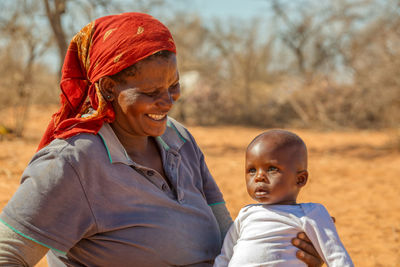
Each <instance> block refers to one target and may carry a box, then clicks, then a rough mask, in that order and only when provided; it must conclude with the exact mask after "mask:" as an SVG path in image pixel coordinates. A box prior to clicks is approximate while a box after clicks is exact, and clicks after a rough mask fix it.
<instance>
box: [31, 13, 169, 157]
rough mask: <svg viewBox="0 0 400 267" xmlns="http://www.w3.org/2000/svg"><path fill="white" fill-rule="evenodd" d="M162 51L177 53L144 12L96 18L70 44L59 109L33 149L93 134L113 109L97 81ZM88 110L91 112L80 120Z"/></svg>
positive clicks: (164, 31) (164, 32)
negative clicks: (60, 140)
mask: <svg viewBox="0 0 400 267" xmlns="http://www.w3.org/2000/svg"><path fill="white" fill-rule="evenodd" d="M162 50H168V51H171V52H174V53H176V48H175V43H174V40H173V39H172V36H171V33H170V32H169V30H168V29H167V27H165V26H164V25H163V24H162V23H161V22H159V21H158V20H156V19H155V18H153V17H152V16H150V15H147V14H143V13H122V14H120V15H113V16H106V17H102V18H99V19H97V20H95V21H93V22H91V23H89V24H88V25H86V26H85V27H84V28H83V29H82V30H81V31H80V32H78V33H77V34H76V35H75V36H74V38H73V39H72V41H71V43H70V45H69V48H68V51H67V54H66V56H65V60H64V65H63V68H62V77H61V83H60V87H61V91H62V94H61V95H60V98H61V105H62V106H61V108H60V110H59V111H58V112H56V113H55V114H54V115H53V116H52V120H51V121H50V123H49V126H48V127H47V130H46V132H45V133H44V135H43V137H42V140H41V141H40V144H39V147H38V150H39V149H41V148H42V147H44V146H46V145H47V144H49V143H50V142H51V141H52V140H53V139H55V138H68V137H71V136H73V135H76V134H78V133H93V134H96V133H97V132H98V131H99V130H100V128H101V126H102V125H103V123H104V122H112V121H113V120H114V117H115V115H114V110H113V109H112V106H111V104H110V103H109V102H106V101H105V100H104V98H103V96H102V94H101V93H100V90H99V87H98V84H97V81H98V80H99V79H100V78H101V77H104V76H107V75H113V74H116V73H118V72H120V71H121V70H123V69H125V68H127V67H129V66H131V65H133V64H135V63H136V62H138V61H140V60H142V59H144V58H146V57H148V56H150V55H152V54H154V53H157V52H159V51H162ZM88 108H92V109H93V110H95V112H94V113H92V114H90V115H89V116H84V117H82V115H83V114H85V113H86V112H87V110H88Z"/></svg>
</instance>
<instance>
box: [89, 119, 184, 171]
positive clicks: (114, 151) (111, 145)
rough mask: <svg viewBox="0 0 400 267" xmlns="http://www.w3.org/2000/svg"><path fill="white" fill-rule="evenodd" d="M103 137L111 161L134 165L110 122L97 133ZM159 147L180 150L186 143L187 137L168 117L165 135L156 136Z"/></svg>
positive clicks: (167, 149) (166, 149)
mask: <svg viewBox="0 0 400 267" xmlns="http://www.w3.org/2000/svg"><path fill="white" fill-rule="evenodd" d="M97 134H98V135H99V136H100V138H101V139H102V141H103V143H104V146H105V148H106V150H107V154H108V158H109V159H110V162H111V163H117V162H118V163H124V164H127V165H132V164H134V162H133V161H132V160H131V159H130V157H129V156H128V153H126V150H125V148H124V146H123V145H122V144H121V142H120V141H119V139H118V137H117V136H116V135H115V133H114V131H113V129H112V128H111V126H110V124H108V123H104V124H103V126H102V127H101V128H100V131H99V132H98V133H97ZM155 140H156V141H157V143H158V144H159V147H160V148H161V149H163V150H165V151H170V150H174V151H179V150H180V148H181V147H182V146H183V144H184V143H186V138H185V137H183V135H182V134H180V132H179V131H178V129H177V128H176V126H175V125H174V123H173V120H172V119H170V118H169V117H168V121H167V128H166V130H165V132H164V134H163V135H161V136H157V137H156V138H155Z"/></svg>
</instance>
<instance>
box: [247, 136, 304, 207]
mask: <svg viewBox="0 0 400 267" xmlns="http://www.w3.org/2000/svg"><path fill="white" fill-rule="evenodd" d="M273 147H274V144H273V143H271V144H268V142H267V141H261V142H257V143H255V144H253V145H252V146H251V147H249V148H248V150H247V152H246V166H245V167H246V170H245V171H246V185H247V192H248V193H249V195H250V196H251V197H252V198H253V199H254V200H256V201H258V202H259V203H263V204H282V205H283V204H287V205H290V204H296V198H297V194H298V192H299V189H300V188H301V186H303V185H304V184H302V183H299V180H298V175H299V172H298V170H297V167H296V166H295V165H296V164H295V163H294V162H296V161H297V160H296V155H293V154H294V153H293V152H294V151H295V150H293V149H290V148H286V149H280V150H277V149H275V150H274V149H273ZM271 148H272V149H271ZM306 179H307V177H306Z"/></svg>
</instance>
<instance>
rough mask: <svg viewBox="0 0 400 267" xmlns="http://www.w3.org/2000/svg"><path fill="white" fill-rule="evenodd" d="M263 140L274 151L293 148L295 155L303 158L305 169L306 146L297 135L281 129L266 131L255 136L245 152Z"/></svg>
mask: <svg viewBox="0 0 400 267" xmlns="http://www.w3.org/2000/svg"><path fill="white" fill-rule="evenodd" d="M265 139H268V141H269V143H270V144H271V143H272V144H273V145H274V147H273V149H274V150H276V149H286V148H295V149H296V151H297V153H300V154H301V155H302V156H303V161H304V163H305V167H306V166H307V146H306V144H305V143H304V141H303V139H301V138H300V137H299V136H298V135H297V134H295V133H293V132H290V131H287V130H283V129H273V130H268V131H266V132H263V133H261V134H259V135H257V136H256V137H255V138H254V139H253V140H252V141H251V142H250V144H249V145H248V146H247V150H248V149H250V148H251V147H252V146H253V145H254V144H256V143H257V142H259V141H262V140H265Z"/></svg>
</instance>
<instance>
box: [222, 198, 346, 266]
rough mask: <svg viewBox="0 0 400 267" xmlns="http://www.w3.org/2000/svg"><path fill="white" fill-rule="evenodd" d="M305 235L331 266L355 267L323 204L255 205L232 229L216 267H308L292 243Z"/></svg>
mask: <svg viewBox="0 0 400 267" xmlns="http://www.w3.org/2000/svg"><path fill="white" fill-rule="evenodd" d="M303 231H304V232H305V233H306V234H307V236H308V237H309V238H310V240H311V242H312V243H313V245H314V247H315V249H316V250H317V251H318V254H319V255H320V256H321V257H322V258H323V260H324V261H325V263H326V264H327V265H328V266H340V267H345V266H354V264H353V262H352V260H351V258H350V256H349V254H348V253H347V251H346V249H345V248H344V246H343V244H342V242H341V241H340V239H339V236H338V234H337V232H336V228H335V225H334V223H333V221H332V218H331V217H330V215H329V213H328V211H327V210H326V209H325V207H324V206H322V205H321V204H316V203H303V204H298V205H263V204H253V205H248V206H246V207H244V208H242V209H241V210H240V212H239V215H238V217H237V218H236V220H235V221H234V223H233V224H232V226H231V228H230V229H229V231H228V233H227V235H226V237H225V240H224V244H223V247H222V251H221V254H220V255H219V256H218V257H217V258H216V259H215V263H214V267H221V266H231V267H232V266H240V267H244V266H285V267H286V266H306V265H305V264H304V263H303V262H302V261H300V260H299V259H297V258H296V251H297V250H298V249H297V248H296V247H294V246H293V245H292V243H291V240H292V238H294V237H295V236H296V234H297V233H299V232H303Z"/></svg>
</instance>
